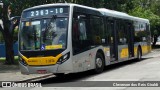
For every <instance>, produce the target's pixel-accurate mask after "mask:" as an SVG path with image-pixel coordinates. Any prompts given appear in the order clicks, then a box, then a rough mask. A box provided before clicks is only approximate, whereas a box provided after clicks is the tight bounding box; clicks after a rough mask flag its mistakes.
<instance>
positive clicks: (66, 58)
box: [57, 52, 70, 64]
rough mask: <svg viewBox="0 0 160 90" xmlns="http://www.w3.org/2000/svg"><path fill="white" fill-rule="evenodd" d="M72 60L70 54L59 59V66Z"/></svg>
mask: <svg viewBox="0 0 160 90" xmlns="http://www.w3.org/2000/svg"><path fill="white" fill-rule="evenodd" d="M69 58H70V52H68V53H67V54H65V55H63V56H62V57H60V58H59V60H58V62H57V64H62V63H64V62H65V61H67V60H68V59H69Z"/></svg>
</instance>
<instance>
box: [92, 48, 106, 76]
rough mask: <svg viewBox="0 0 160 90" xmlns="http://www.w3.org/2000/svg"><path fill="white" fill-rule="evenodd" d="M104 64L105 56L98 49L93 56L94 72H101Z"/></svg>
mask: <svg viewBox="0 0 160 90" xmlns="http://www.w3.org/2000/svg"><path fill="white" fill-rule="evenodd" d="M104 66H105V56H104V53H103V51H102V50H98V51H97V53H96V57H95V70H94V71H95V73H102V72H103V69H104Z"/></svg>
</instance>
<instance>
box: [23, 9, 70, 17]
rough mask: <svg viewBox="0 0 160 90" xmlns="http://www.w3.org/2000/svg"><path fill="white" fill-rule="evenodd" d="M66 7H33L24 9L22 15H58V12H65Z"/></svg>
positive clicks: (66, 11) (66, 10)
mask: <svg viewBox="0 0 160 90" xmlns="http://www.w3.org/2000/svg"><path fill="white" fill-rule="evenodd" d="M68 9H69V8H68V7H52V8H41V9H33V10H28V11H25V12H24V13H23V15H22V17H23V18H30V17H38V16H45V15H58V14H67V13H68V11H69V10H68Z"/></svg>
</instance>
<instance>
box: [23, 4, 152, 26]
mask: <svg viewBox="0 0 160 90" xmlns="http://www.w3.org/2000/svg"><path fill="white" fill-rule="evenodd" d="M51 6H72V7H73V6H77V7H82V8H87V9H91V10H95V11H99V12H100V13H101V14H102V15H104V16H112V17H117V18H123V19H130V20H134V21H139V22H146V23H149V20H148V19H144V18H139V17H135V16H130V15H128V14H126V13H124V12H118V11H114V10H109V9H105V8H99V9H97V8H92V7H88V6H84V5H79V4H73V3H52V4H45V5H39V6H34V7H31V8H27V9H25V10H24V11H27V10H32V9H37V8H45V7H51Z"/></svg>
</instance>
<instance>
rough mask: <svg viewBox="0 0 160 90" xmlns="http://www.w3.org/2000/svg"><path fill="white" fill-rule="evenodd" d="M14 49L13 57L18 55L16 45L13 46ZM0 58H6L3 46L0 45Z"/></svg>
mask: <svg viewBox="0 0 160 90" xmlns="http://www.w3.org/2000/svg"><path fill="white" fill-rule="evenodd" d="M13 48H14V56H17V55H18V43H15V44H14V45H13ZM0 57H6V50H5V44H0Z"/></svg>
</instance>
